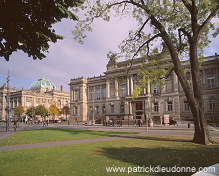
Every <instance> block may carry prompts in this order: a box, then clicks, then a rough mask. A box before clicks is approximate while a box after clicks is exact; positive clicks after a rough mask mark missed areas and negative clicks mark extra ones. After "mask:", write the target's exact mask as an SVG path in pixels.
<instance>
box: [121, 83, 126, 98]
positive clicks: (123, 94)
mask: <svg viewBox="0 0 219 176" xmlns="http://www.w3.org/2000/svg"><path fill="white" fill-rule="evenodd" d="M125 96H126V85H125V84H123V85H121V97H125Z"/></svg>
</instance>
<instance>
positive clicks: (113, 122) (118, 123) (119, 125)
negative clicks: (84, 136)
mask: <svg viewBox="0 0 219 176" xmlns="http://www.w3.org/2000/svg"><path fill="white" fill-rule="evenodd" d="M115 124H117V126H118V127H122V120H117V121H116V120H108V121H107V122H106V121H105V120H104V121H103V126H112V127H114V126H115Z"/></svg>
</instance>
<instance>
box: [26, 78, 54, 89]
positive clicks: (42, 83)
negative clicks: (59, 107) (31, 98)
mask: <svg viewBox="0 0 219 176" xmlns="http://www.w3.org/2000/svg"><path fill="white" fill-rule="evenodd" d="M38 88H45V89H50V90H55V89H56V86H55V84H53V83H52V82H51V81H49V80H48V79H46V78H45V77H43V78H42V79H38V81H36V82H34V83H33V84H32V85H31V87H30V89H32V90H33V89H38Z"/></svg>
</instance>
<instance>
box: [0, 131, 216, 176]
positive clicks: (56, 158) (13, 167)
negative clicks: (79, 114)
mask: <svg viewBox="0 0 219 176" xmlns="http://www.w3.org/2000/svg"><path fill="white" fill-rule="evenodd" d="M79 136H80V135H79ZM79 136H78V137H79ZM190 140H191V139H190V138H186V137H167V136H166V137H165V136H154V137H145V138H138V139H134V138H132V139H121V140H115V141H107V142H97V143H89V144H76V145H69V146H61V147H51V148H38V149H29V150H17V151H10V152H1V153H0V166H1V169H0V175H1V176H9V175H11V176H14V175H15V176H29V175H33V176H35V175H36V176H73V175H77V176H87V175H91V176H96V175H101V176H103V175H128V173H127V171H128V169H130V168H132V169H134V168H136V167H138V166H139V167H143V166H145V167H149V166H152V167H156V166H159V165H160V166H162V167H174V166H177V167H195V168H198V167H205V166H210V165H213V164H216V163H219V145H209V146H203V145H198V144H194V143H191V142H190ZM106 167H124V169H125V170H124V173H123V172H114V173H113V172H111V173H109V172H107V171H106ZM128 167H130V168H128ZM134 171H136V170H134ZM191 174H192V173H130V174H129V175H139V176H140V175H161V176H162V175H168V176H169V175H173V176H175V175H180V176H186V175H191Z"/></svg>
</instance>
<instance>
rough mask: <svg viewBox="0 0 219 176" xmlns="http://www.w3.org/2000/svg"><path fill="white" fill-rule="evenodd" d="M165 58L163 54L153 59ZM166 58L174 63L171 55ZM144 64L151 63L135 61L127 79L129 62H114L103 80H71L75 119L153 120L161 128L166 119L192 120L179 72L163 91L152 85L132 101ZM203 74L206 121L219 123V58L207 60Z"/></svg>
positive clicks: (173, 74) (207, 58)
mask: <svg viewBox="0 0 219 176" xmlns="http://www.w3.org/2000/svg"><path fill="white" fill-rule="evenodd" d="M161 56H162V53H161V54H158V55H155V56H152V57H161ZM166 57H167V59H168V58H169V59H170V56H169V55H167V56H166ZM142 63H145V64H147V59H144V58H139V59H135V60H134V61H133V65H132V67H131V69H130V70H129V72H128V75H127V74H126V73H127V68H129V66H130V62H129V61H123V62H116V61H112V60H111V61H109V62H108V64H107V70H106V72H105V73H104V75H103V76H98V77H92V78H83V77H82V78H74V79H71V81H70V84H69V85H70V110H71V118H73V119H77V120H81V121H92V120H95V121H99V122H100V121H104V120H105V121H108V120H109V119H115V120H121V119H122V120H124V122H125V121H126V122H128V121H129V122H131V121H134V120H135V119H142V120H143V121H145V120H146V119H151V120H153V122H154V123H156V124H161V123H162V122H163V120H164V116H165V117H170V118H172V119H176V120H179V119H180V120H186V119H187V120H192V119H193V117H192V113H191V111H190V107H189V105H188V102H187V99H186V97H185V94H184V92H183V89H182V87H181V85H180V83H179V81H178V78H177V76H176V74H175V72H171V73H170V74H169V76H168V77H167V78H166V79H165V85H164V87H163V88H162V90H160V89H159V87H158V86H151V84H148V85H147V87H146V88H144V89H143V90H142V91H141V94H140V95H139V96H138V97H137V98H136V99H132V96H131V95H132V93H133V89H134V87H135V85H138V84H139V76H138V74H137V73H138V72H139V71H140V70H141V65H142ZM185 67H187V66H186V63H185ZM200 72H201V79H202V85H203V93H204V96H203V98H204V111H205V117H206V118H207V120H209V121H211V122H216V121H217V122H218V121H219V55H217V54H216V55H214V56H209V57H206V58H205V59H204V62H203V63H202V66H201V68H200ZM124 75H125V76H124ZM187 75H188V79H189V77H190V73H189V72H187ZM121 77H123V79H121Z"/></svg>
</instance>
